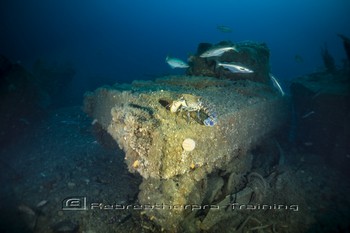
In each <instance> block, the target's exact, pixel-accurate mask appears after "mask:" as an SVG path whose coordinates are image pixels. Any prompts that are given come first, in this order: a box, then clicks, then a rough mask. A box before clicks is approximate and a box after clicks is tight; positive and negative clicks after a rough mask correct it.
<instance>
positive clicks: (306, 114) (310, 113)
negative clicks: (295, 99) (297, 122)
mask: <svg viewBox="0 0 350 233" xmlns="http://www.w3.org/2000/svg"><path fill="white" fill-rule="evenodd" d="M314 113H315V112H314V111H310V112H308V113H305V114H304V115H303V116H302V117H301V118H303V119H305V118H308V117H309V116H311V115H312V114H314Z"/></svg>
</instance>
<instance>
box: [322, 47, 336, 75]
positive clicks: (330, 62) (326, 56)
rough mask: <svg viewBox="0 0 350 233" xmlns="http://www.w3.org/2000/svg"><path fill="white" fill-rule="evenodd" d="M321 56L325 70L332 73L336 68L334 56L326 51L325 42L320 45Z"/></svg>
mask: <svg viewBox="0 0 350 233" xmlns="http://www.w3.org/2000/svg"><path fill="white" fill-rule="evenodd" d="M321 56H322V60H323V64H324V66H325V67H326V71H327V72H329V73H334V71H335V70H336V67H335V62H334V58H333V57H332V55H331V54H330V53H329V51H328V47H327V43H325V44H324V47H321Z"/></svg>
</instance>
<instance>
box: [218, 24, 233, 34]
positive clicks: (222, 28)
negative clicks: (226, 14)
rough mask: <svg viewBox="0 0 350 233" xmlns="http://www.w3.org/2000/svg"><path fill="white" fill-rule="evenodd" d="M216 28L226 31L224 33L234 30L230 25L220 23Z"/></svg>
mask: <svg viewBox="0 0 350 233" xmlns="http://www.w3.org/2000/svg"><path fill="white" fill-rule="evenodd" d="M216 29H218V30H219V31H220V32H224V33H231V32H232V29H231V28H230V27H228V26H225V25H218V26H217V27H216Z"/></svg>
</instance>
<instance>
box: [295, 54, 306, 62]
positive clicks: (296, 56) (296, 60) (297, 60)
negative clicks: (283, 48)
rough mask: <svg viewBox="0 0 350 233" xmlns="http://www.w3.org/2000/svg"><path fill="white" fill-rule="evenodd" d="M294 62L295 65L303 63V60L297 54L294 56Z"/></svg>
mask: <svg viewBox="0 0 350 233" xmlns="http://www.w3.org/2000/svg"><path fill="white" fill-rule="evenodd" d="M294 61H295V62H296V63H299V64H301V63H303V62H304V59H303V57H302V56H300V55H299V54H296V55H295V56H294Z"/></svg>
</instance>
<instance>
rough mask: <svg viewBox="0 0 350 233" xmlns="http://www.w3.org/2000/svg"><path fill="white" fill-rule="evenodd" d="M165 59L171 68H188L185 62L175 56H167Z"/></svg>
mask: <svg viewBox="0 0 350 233" xmlns="http://www.w3.org/2000/svg"><path fill="white" fill-rule="evenodd" d="M165 61H166V62H167V63H168V64H169V66H170V67H171V68H172V69H175V68H188V67H189V65H188V64H187V63H186V62H184V61H182V60H180V59H178V58H175V57H169V56H167V57H166V58H165Z"/></svg>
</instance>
